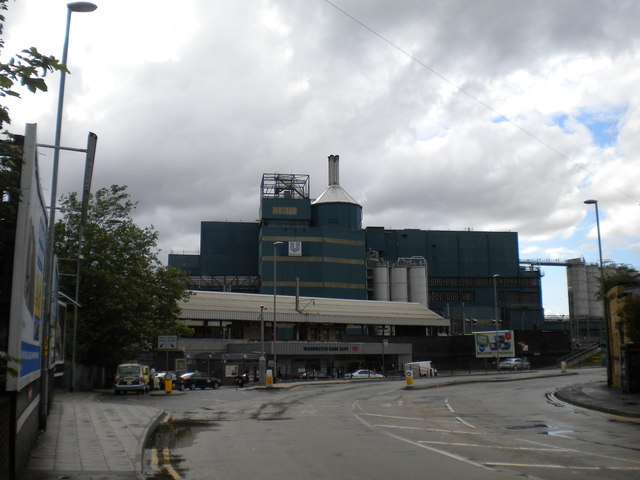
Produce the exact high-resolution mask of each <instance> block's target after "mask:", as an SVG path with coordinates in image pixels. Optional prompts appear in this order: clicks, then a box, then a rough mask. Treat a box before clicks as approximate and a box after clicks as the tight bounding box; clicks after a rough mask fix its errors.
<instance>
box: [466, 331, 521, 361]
mask: <svg viewBox="0 0 640 480" xmlns="http://www.w3.org/2000/svg"><path fill="white" fill-rule="evenodd" d="M474 335H475V340H476V358H496V345H498V357H504V358H506V357H515V355H516V349H515V338H514V336H513V330H499V331H497V332H496V331H493V332H492V331H485V332H475V333H474ZM496 338H497V340H498V341H497V342H496Z"/></svg>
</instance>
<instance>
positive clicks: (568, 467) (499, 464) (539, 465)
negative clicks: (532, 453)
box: [485, 462, 640, 472]
mask: <svg viewBox="0 0 640 480" xmlns="http://www.w3.org/2000/svg"><path fill="white" fill-rule="evenodd" d="M485 465H488V466H492V467H519V468H556V469H560V470H616V471H623V472H626V471H630V472H635V471H640V467H586V466H576V465H551V464H544V463H502V462H486V463H485Z"/></svg>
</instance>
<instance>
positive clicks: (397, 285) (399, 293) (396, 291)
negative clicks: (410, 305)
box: [391, 264, 409, 302]
mask: <svg viewBox="0 0 640 480" xmlns="http://www.w3.org/2000/svg"><path fill="white" fill-rule="evenodd" d="M391 301H392V302H408V301H409V288H408V285H407V267H405V266H403V265H397V264H396V265H392V266H391Z"/></svg>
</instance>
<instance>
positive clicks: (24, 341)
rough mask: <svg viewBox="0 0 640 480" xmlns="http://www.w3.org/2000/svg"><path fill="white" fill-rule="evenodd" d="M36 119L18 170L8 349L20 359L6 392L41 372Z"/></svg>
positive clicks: (41, 216)
mask: <svg viewBox="0 0 640 480" xmlns="http://www.w3.org/2000/svg"><path fill="white" fill-rule="evenodd" d="M36 132H37V128H36V125H35V124H27V128H26V132H25V137H24V147H23V162H22V167H21V168H22V171H21V175H20V191H21V198H20V203H19V205H18V214H17V217H16V235H15V248H14V252H13V276H12V280H11V307H10V313H9V342H8V352H7V353H8V354H9V356H10V357H12V358H15V359H18V360H19V363H18V362H15V361H10V362H9V367H10V368H12V369H14V370H16V371H17V372H18V374H17V375H7V383H6V389H7V390H8V391H11V390H13V391H16V390H18V391H19V390H22V388H24V387H25V386H26V385H28V384H29V383H31V382H33V381H34V380H35V379H37V378H39V377H40V355H41V345H42V341H43V339H44V338H46V332H43V331H42V320H43V318H42V315H43V303H42V302H43V280H44V258H45V244H46V237H47V218H46V210H45V203H44V200H43V197H42V193H41V191H40V184H39V181H38V172H37V168H36V138H37V134H36Z"/></svg>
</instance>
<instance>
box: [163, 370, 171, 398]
mask: <svg viewBox="0 0 640 480" xmlns="http://www.w3.org/2000/svg"><path fill="white" fill-rule="evenodd" d="M171 390H173V378H172V377H171V375H170V374H168V373H167V374H166V375H165V377H164V391H165V392H167V393H171Z"/></svg>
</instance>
